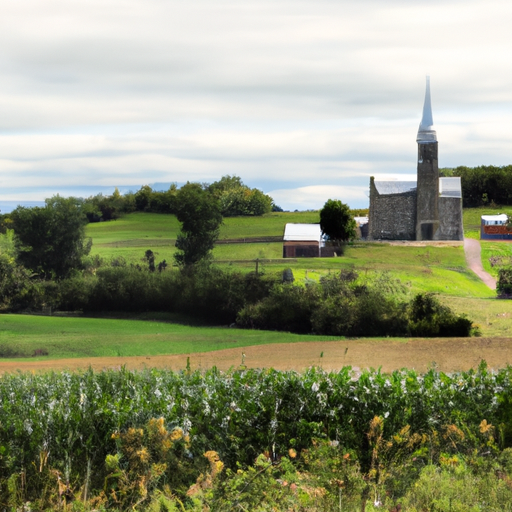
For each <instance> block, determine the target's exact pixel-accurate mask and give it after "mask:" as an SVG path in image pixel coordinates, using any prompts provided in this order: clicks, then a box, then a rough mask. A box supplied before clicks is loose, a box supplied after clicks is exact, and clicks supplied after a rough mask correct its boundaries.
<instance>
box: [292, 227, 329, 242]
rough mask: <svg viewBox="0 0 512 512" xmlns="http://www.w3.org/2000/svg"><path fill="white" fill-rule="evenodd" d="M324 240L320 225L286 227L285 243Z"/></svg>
mask: <svg viewBox="0 0 512 512" xmlns="http://www.w3.org/2000/svg"><path fill="white" fill-rule="evenodd" d="M321 239H322V230H321V229H320V224H291V223H288V224H286V225H285V227H284V237H283V240H284V241H285V242H311V241H315V242H320V241H321Z"/></svg>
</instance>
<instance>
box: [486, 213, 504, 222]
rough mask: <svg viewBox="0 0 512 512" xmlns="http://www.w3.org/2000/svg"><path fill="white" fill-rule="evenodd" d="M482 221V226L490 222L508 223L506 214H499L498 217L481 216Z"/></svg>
mask: <svg viewBox="0 0 512 512" xmlns="http://www.w3.org/2000/svg"><path fill="white" fill-rule="evenodd" d="M482 220H483V221H484V224H487V223H490V222H501V223H503V224H506V223H507V221H508V215H507V214H506V213H500V214H499V215H482Z"/></svg>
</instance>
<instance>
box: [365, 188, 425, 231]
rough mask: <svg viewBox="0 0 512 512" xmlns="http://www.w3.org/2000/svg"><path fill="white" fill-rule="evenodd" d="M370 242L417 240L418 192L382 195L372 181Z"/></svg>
mask: <svg viewBox="0 0 512 512" xmlns="http://www.w3.org/2000/svg"><path fill="white" fill-rule="evenodd" d="M368 217H369V218H368V239H369V240H415V239H416V191H415V190H412V191H410V192H406V193H403V194H386V195H380V194H379V193H378V191H377V188H376V187H375V183H374V180H373V178H371V179H370V212H369V215H368Z"/></svg>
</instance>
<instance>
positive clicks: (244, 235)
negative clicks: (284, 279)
mask: <svg viewBox="0 0 512 512" xmlns="http://www.w3.org/2000/svg"><path fill="white" fill-rule="evenodd" d="M287 222H303V223H310V222H318V212H283V213H270V214H266V215H264V216H262V217H232V218H226V219H225V220H224V224H223V226H222V228H221V233H220V239H221V240H237V241H239V240H244V239H245V240H248V242H250V241H251V239H253V238H260V239H261V238H264V237H279V236H282V234H283V231H284V225H285V224H286V223H287ZM178 231H179V223H178V222H177V220H176V218H175V216H174V215H163V214H152V213H133V214H129V215H126V216H125V217H123V218H121V219H118V220H116V221H111V222H105V223H95V224H89V225H88V226H87V236H89V237H92V241H93V247H92V250H91V255H99V256H101V257H102V258H105V259H107V260H108V259H110V258H116V257H120V256H122V257H123V258H125V259H126V260H127V261H129V262H132V263H140V262H141V259H142V258H143V256H144V253H145V251H146V250H148V249H151V250H152V251H153V252H154V253H155V255H156V261H157V262H159V261H162V260H164V259H165V260H166V261H167V263H171V264H172V261H173V254H174V251H175V248H174V243H175V239H176V236H177V233H178ZM511 247H512V246H511ZM491 250H493V249H492V248H490V249H489V251H491ZM485 254H487V253H485ZM484 256H485V255H484ZM213 257H214V259H215V261H216V263H217V264H218V265H220V266H221V267H225V268H233V269H240V270H243V269H245V270H246V271H251V270H255V268H256V260H257V259H258V260H261V261H258V270H259V271H260V272H261V271H263V272H264V271H265V270H269V271H270V270H279V271H282V270H284V269H285V268H291V269H292V271H293V272H294V277H295V279H296V281H297V282H307V280H308V279H313V280H316V281H318V279H319V278H320V276H322V275H326V274H328V273H330V272H335V271H338V270H340V269H347V268H356V269H357V270H358V271H359V272H363V273H364V272H366V273H368V272H373V271H378V272H382V271H385V272H391V273H392V274H393V276H394V277H396V278H398V279H400V280H401V281H402V282H403V283H404V284H406V285H407V286H408V287H409V288H410V290H411V292H413V293H416V292H419V291H427V292H434V293H441V294H449V295H455V296H463V297H464V296H466V297H481V298H483V297H491V296H493V293H492V292H491V291H490V290H489V289H488V288H487V287H486V286H485V285H484V284H483V283H482V282H481V281H480V280H479V279H478V278H477V277H476V276H475V275H474V274H473V273H472V272H471V271H469V270H468V269H467V267H466V263H465V258H464V251H463V248H462V247H461V246H457V245H456V244H455V245H450V244H448V245H445V246H431V245H430V246H424V247H415V246H408V245H405V244H404V245H400V244H398V245H390V244H386V243H360V244H358V243H354V244H352V245H350V246H349V247H347V250H346V253H345V255H344V256H343V257H334V258H321V259H319V258H301V259H290V260H288V259H283V258H282V243H281V242H275V241H271V242H266V241H263V242H255V243H247V242H246V243H230V244H218V245H217V246H216V247H215V249H214V251H213Z"/></svg>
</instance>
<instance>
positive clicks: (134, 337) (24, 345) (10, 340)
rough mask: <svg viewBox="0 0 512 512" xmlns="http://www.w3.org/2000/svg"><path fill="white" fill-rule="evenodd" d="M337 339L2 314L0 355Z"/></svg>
mask: <svg viewBox="0 0 512 512" xmlns="http://www.w3.org/2000/svg"><path fill="white" fill-rule="evenodd" d="M150 316H152V317H156V318H160V317H164V318H165V315H157V314H155V315H150ZM142 318H143V317H142ZM335 339H339V337H338V338H335V337H333V336H309V335H299V334H290V333H283V332H272V331H251V330H241V329H229V328H221V327H195V326H194V327H192V326H188V325H181V324H176V323H169V322H165V321H158V320H146V321H141V320H118V319H108V318H82V317H46V316H29V315H0V356H1V357H5V356H6V355H7V356H10V357H13V358H15V359H17V358H23V357H31V356H32V355H33V354H34V351H37V350H45V351H47V352H48V355H47V356H45V357H39V358H38V357H36V358H35V359H36V360H37V359H48V358H49V359H64V358H75V357H111V356H123V357H126V356H151V355H153V356H156V355H160V354H186V353H195V352H210V351H214V350H221V349H225V348H238V347H247V346H251V345H264V344H272V343H294V342H300V341H322V340H323V341H332V340H335ZM16 352H17V353H18V354H17V355H16ZM16 356H17V357H16Z"/></svg>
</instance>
